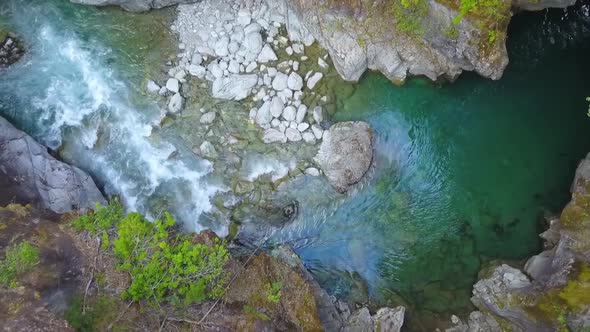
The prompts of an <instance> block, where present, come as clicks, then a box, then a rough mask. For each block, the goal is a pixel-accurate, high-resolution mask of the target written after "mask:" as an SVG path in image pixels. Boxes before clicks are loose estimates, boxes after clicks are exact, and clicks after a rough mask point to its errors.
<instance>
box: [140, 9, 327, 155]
mask: <svg viewBox="0 0 590 332" xmlns="http://www.w3.org/2000/svg"><path fill="white" fill-rule="evenodd" d="M273 6H274V7H273ZM291 16H292V15H289V13H288V11H287V10H286V9H285V8H284V7H283V6H282V5H281V4H275V3H274V2H270V3H267V2H260V1H257V3H255V4H253V3H252V2H251V1H234V0H219V1H217V0H216V1H214V0H209V1H207V0H206V1H202V2H200V3H196V4H190V5H180V6H179V7H178V16H177V20H176V22H175V24H174V26H173V27H172V29H173V30H175V31H176V32H177V33H178V35H179V37H180V41H181V44H180V45H179V48H180V49H181V51H182V53H181V54H179V55H178V56H179V58H180V60H179V64H178V66H176V67H173V68H171V69H170V70H169V72H168V74H169V76H170V77H169V78H168V80H167V81H166V82H165V84H163V86H159V85H158V84H156V83H155V82H153V81H150V82H149V83H148V91H150V92H152V93H159V94H160V95H162V96H166V97H168V98H169V99H168V111H169V112H170V113H172V114H174V113H177V112H179V111H180V110H181V109H182V107H183V103H184V98H183V96H182V94H181V86H182V85H183V84H188V82H187V76H188V75H190V76H192V77H194V78H196V79H200V80H206V81H209V82H211V88H212V95H213V97H215V98H219V99H226V100H236V101H237V100H244V99H246V98H251V100H252V101H253V102H255V105H256V106H257V107H255V108H252V109H251V110H250V114H249V117H250V120H251V121H252V122H254V123H256V124H258V125H259V126H260V127H262V128H263V129H264V135H263V140H264V142H266V143H286V142H288V141H293V142H297V141H302V140H303V141H305V142H307V143H310V144H315V143H316V142H317V140H320V139H321V138H322V136H323V132H324V129H323V128H322V122H323V121H324V118H325V112H324V109H323V108H322V107H321V106H315V107H314V108H313V109H311V110H310V109H309V108H308V106H306V105H305V104H303V103H302V99H303V98H304V96H306V94H312V95H315V94H316V93H315V92H314V88H316V86H317V84H318V82H320V80H321V79H322V78H323V76H324V73H322V70H323V71H325V70H327V69H328V68H329V65H328V63H327V62H326V61H325V60H324V59H322V58H321V57H318V58H316V59H310V57H309V56H308V55H306V54H305V48H306V46H310V45H311V44H312V43H313V42H314V38H313V36H311V34H309V33H308V32H307V31H306V30H305V28H303V27H301V26H300V25H299V24H297V22H293V17H291ZM289 20H291V21H289ZM286 25H289V27H288V28H289V29H288V30H289V34H288V37H289V38H288V37H287V36H285V35H282V34H281V32H284V31H285V29H283V28H285V27H286ZM277 53H279V54H286V55H287V56H288V58H289V59H288V60H285V61H279V56H277ZM311 61H314V62H317V66H314V67H318V68H320V70H318V71H312V70H309V71H307V72H306V73H303V72H300V67H301V66H300V65H301V63H303V62H311ZM314 65H315V63H314ZM318 97H319V100H320V101H323V102H325V101H327V99H326V97H325V96H324V97H320V96H318ZM213 115H214V114H213Z"/></svg>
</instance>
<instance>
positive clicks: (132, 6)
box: [70, 0, 200, 12]
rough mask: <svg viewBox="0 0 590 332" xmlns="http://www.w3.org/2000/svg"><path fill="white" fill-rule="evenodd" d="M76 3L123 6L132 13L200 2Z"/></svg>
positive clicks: (127, 0)
mask: <svg viewBox="0 0 590 332" xmlns="http://www.w3.org/2000/svg"><path fill="white" fill-rule="evenodd" d="M70 1H71V2H74V3H79V4H83V5H93V6H121V8H123V9H125V10H128V11H132V12H144V11H147V10H150V9H152V8H154V9H158V8H164V7H168V6H173V5H178V4H183V3H195V2H199V1H200V0H70Z"/></svg>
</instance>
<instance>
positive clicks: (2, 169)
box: [0, 117, 106, 213]
mask: <svg viewBox="0 0 590 332" xmlns="http://www.w3.org/2000/svg"><path fill="white" fill-rule="evenodd" d="M0 174H1V175H0V204H7V203H10V202H13V201H16V202H19V203H34V204H39V205H40V206H41V207H43V208H46V209H49V210H51V211H53V212H55V213H65V212H69V211H72V210H74V209H87V208H94V207H95V205H96V203H100V204H106V201H105V199H104V197H103V196H102V194H101V193H100V191H99V190H98V188H97V187H96V185H95V184H94V181H93V180H92V178H91V177H90V176H89V175H88V174H86V173H84V172H83V171H82V170H80V169H79V168H77V167H74V166H70V165H67V164H65V163H63V162H61V161H59V160H57V159H55V158H53V157H52V156H51V155H50V154H49V153H48V152H47V148H45V147H44V146H42V145H41V144H39V143H37V142H36V141H35V140H34V139H33V138H31V137H30V136H28V135H27V134H25V133H24V132H22V131H20V130H18V129H16V128H15V127H14V126H12V124H10V123H9V122H8V121H6V120H5V119H4V118H1V117H0Z"/></svg>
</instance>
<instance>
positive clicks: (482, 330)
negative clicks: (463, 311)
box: [445, 311, 503, 332]
mask: <svg viewBox="0 0 590 332" xmlns="http://www.w3.org/2000/svg"><path fill="white" fill-rule="evenodd" d="M451 321H452V323H453V324H455V326H453V327H451V328H448V329H446V330H445V331H446V332H503V329H502V328H501V327H500V324H498V322H497V321H496V320H495V319H494V318H493V317H492V316H490V315H486V314H483V313H481V312H479V311H474V312H472V313H470V314H469V320H468V321H467V323H463V322H462V321H461V320H460V319H459V317H457V316H454V315H453V316H452V317H451Z"/></svg>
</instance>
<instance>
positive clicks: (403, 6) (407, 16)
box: [393, 0, 429, 35]
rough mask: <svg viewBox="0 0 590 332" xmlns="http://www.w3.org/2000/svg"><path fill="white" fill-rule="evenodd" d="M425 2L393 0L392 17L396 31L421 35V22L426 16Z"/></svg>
mask: <svg viewBox="0 0 590 332" xmlns="http://www.w3.org/2000/svg"><path fill="white" fill-rule="evenodd" d="M428 9H429V5H428V1H426V0H395V1H394V2H393V16H394V17H395V21H396V26H397V29H398V30H399V31H400V32H404V33H407V34H410V35H420V34H422V32H423V31H422V20H423V19H424V17H426V15H427V14H428Z"/></svg>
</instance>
